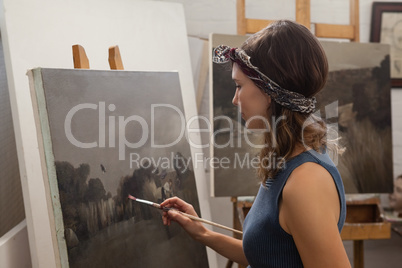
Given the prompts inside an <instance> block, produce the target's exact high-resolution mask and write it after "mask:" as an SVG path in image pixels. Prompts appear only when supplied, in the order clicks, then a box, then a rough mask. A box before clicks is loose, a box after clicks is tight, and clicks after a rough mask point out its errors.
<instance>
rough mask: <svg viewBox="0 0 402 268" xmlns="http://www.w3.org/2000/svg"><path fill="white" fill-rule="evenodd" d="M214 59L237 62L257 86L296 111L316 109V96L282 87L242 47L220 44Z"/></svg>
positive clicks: (306, 111) (281, 103)
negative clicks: (257, 65)
mask: <svg viewBox="0 0 402 268" xmlns="http://www.w3.org/2000/svg"><path fill="white" fill-rule="evenodd" d="M212 61H213V62H214V63H220V64H222V63H227V62H229V61H233V62H235V63H237V64H238V65H239V67H240V68H241V70H242V71H243V73H244V74H245V75H247V77H249V78H250V79H251V80H252V81H253V82H254V84H256V86H258V87H259V88H260V89H261V90H263V91H264V92H265V93H267V94H268V95H269V96H270V97H271V98H272V99H273V100H274V101H275V102H276V103H278V104H280V105H282V106H284V107H286V108H288V109H290V110H292V111H294V112H301V113H311V112H313V111H314V110H315V103H316V99H315V97H313V98H307V97H305V96H303V95H302V94H300V93H297V92H294V91H289V90H287V89H284V88H281V87H280V86H279V85H278V84H277V83H275V82H274V81H272V80H271V79H270V78H269V77H268V76H266V75H265V74H263V73H262V72H261V71H260V70H258V68H257V67H255V66H254V65H253V64H252V63H251V61H250V56H248V55H247V54H246V52H245V51H244V50H242V49H240V48H231V47H229V46H224V45H220V46H218V47H216V48H215V49H214V54H213V57H212Z"/></svg>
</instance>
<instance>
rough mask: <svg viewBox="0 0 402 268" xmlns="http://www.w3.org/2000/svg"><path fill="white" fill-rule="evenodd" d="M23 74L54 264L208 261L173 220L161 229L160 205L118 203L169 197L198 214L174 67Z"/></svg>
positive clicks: (201, 248) (189, 263) (188, 264)
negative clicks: (32, 109) (41, 162)
mask: <svg viewBox="0 0 402 268" xmlns="http://www.w3.org/2000/svg"><path fill="white" fill-rule="evenodd" d="M30 75H31V77H32V78H31V85H32V88H33V89H32V94H35V97H34V98H35V100H36V101H37V110H38V114H39V117H38V121H40V123H38V124H39V126H38V127H40V128H41V130H42V133H43V136H42V137H43V143H44V151H45V157H46V161H47V168H48V177H49V185H50V193H49V194H51V196H52V197H53V202H54V203H53V206H54V208H55V209H54V213H55V222H56V226H57V222H58V221H62V223H63V226H64V230H63V232H61V233H60V234H59V236H60V237H58V241H59V249H60V255H61V263H62V266H66V267H68V266H69V267H148V268H154V267H172V268H173V267H202V268H203V267H208V259H207V254H206V249H205V247H204V246H202V245H201V244H199V243H198V242H195V241H194V240H193V239H191V238H190V237H189V236H188V235H187V234H186V232H185V231H183V229H182V228H181V227H180V226H179V225H177V224H176V223H172V225H171V226H169V227H167V226H164V225H163V223H162V218H161V211H160V210H158V209H155V208H153V207H150V206H146V205H144V204H140V203H137V202H134V201H132V200H129V199H128V195H129V194H131V195H133V196H135V197H137V198H141V199H146V200H149V201H152V202H156V203H160V202H162V201H163V200H164V199H166V198H169V197H172V196H178V197H180V198H182V199H184V200H185V201H187V202H189V203H191V204H193V206H194V207H195V209H196V211H197V213H200V208H199V201H198V196H197V189H196V183H195V176H194V172H193V167H192V163H191V152H190V146H189V144H188V142H187V140H186V138H185V135H183V131H182V130H183V127H185V126H183V120H184V119H183V116H184V109H183V100H182V97H181V89H180V83H179V77H178V73H177V72H128V71H92V70H63V69H34V70H32V71H31V74H30ZM52 186H54V187H52ZM58 204H60V209H57V208H58ZM60 212H61V213H60ZM56 228H57V227H56ZM63 250H64V251H66V253H65V252H63ZM64 257H66V258H67V259H68V260H64V259H63V258H64Z"/></svg>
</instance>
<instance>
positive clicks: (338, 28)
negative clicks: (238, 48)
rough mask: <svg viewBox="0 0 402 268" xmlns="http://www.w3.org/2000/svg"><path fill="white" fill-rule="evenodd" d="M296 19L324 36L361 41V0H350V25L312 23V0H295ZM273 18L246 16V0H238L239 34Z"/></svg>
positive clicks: (317, 34)
mask: <svg viewBox="0 0 402 268" xmlns="http://www.w3.org/2000/svg"><path fill="white" fill-rule="evenodd" d="M295 2H296V3H295V4H296V21H297V22H298V23H300V24H303V25H304V26H306V27H307V28H309V29H311V28H312V27H311V26H312V24H313V25H314V28H315V29H314V31H313V32H314V34H315V35H316V36H317V37H322V38H341V39H349V40H351V41H355V42H359V27H360V25H359V0H350V4H349V6H350V22H349V24H348V25H339V24H325V23H314V22H313V23H312V22H311V16H310V0H295ZM271 22H272V20H261V19H249V18H246V0H237V34H240V35H245V34H253V33H256V32H258V31H259V30H261V29H263V28H265V27H266V26H267V25H268V24H269V23H271Z"/></svg>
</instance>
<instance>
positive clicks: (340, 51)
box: [210, 34, 393, 196]
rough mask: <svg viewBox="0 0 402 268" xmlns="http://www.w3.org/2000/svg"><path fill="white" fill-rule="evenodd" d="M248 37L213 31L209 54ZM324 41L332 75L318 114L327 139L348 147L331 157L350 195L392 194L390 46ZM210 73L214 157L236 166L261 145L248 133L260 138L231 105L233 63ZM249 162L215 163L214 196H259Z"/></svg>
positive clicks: (321, 96) (217, 67)
mask: <svg viewBox="0 0 402 268" xmlns="http://www.w3.org/2000/svg"><path fill="white" fill-rule="evenodd" d="M246 38H247V37H245V36H235V35H222V34H212V35H211V38H210V45H211V53H212V49H213V48H214V47H216V46H218V45H220V44H225V45H229V46H231V47H238V46H240V45H241V44H242V42H244V41H245V40H246ZM322 45H323V47H324V50H325V52H326V54H327V57H328V62H329V75H328V81H327V83H326V85H325V87H324V89H323V90H322V91H321V92H320V93H319V94H318V95H317V101H318V105H317V110H316V112H315V114H316V115H318V116H321V117H322V118H325V120H326V121H327V122H328V124H329V126H330V128H329V131H328V137H329V138H331V139H338V138H340V139H339V144H340V145H341V146H343V147H344V148H346V150H345V152H344V153H343V154H342V155H341V156H338V157H335V156H334V155H332V157H333V161H334V162H335V164H336V165H337V167H338V169H339V171H340V173H341V175H342V179H343V182H344V185H345V190H346V192H347V193H381V192H390V191H392V181H393V162H392V137H391V102H390V69H389V47H388V46H386V45H382V44H360V43H345V42H343V43H340V42H328V41H323V42H322ZM365 55H371V56H370V57H366V56H365ZM211 75H212V79H211V80H212V85H211V94H212V96H213V99H212V102H211V105H212V111H213V112H212V115H213V117H212V118H211V120H214V121H213V122H214V125H213V126H214V129H213V133H214V137H215V144H214V148H213V153H212V156H213V157H217V158H218V159H221V158H224V157H227V158H229V159H231V161H232V162H233V163H234V164H233V166H234V165H235V164H237V167H238V166H239V163H240V164H243V165H244V163H247V162H246V161H244V159H246V157H244V156H247V155H250V156H251V155H254V156H255V155H257V153H258V148H256V147H257V146H250V145H249V144H248V143H247V142H244V140H245V139H247V138H246V137H250V135H251V136H254V138H255V139H256V140H257V141H256V142H252V143H251V145H254V144H255V145H258V144H259V143H258V139H259V138H258V137H256V136H257V135H256V134H255V133H251V134H250V132H248V131H247V130H246V129H245V128H244V122H242V121H241V119H239V112H238V111H237V108H236V107H235V106H233V104H232V103H231V100H232V98H233V96H234V92H235V84H234V82H233V81H232V80H231V67H230V65H229V66H222V65H220V64H215V63H214V64H212V70H211ZM222 117H223V118H224V120H223V119H221V118H222ZM217 118H218V119H217ZM227 118H230V120H228V119H227ZM231 122H233V123H232V125H235V127H233V132H230V131H228V130H229V129H230V126H231ZM225 129H226V130H227V131H225ZM333 129H335V130H337V134H336V136H334V135H333V134H334V133H335V132H334V131H332V130H333ZM238 137H241V138H240V139H239V138H238ZM230 140H234V141H235V142H236V143H234V145H235V146H230V144H229V141H230ZM239 140H240V141H242V143H241V146H238V144H239V143H237V142H238V141H239ZM222 145H226V146H222ZM256 151H257V153H256ZM249 159H252V158H251V157H250V158H249ZM240 160H242V161H240ZM246 166H247V169H236V168H228V169H225V168H222V167H220V166H218V165H217V166H216V168H215V169H214V170H213V176H212V177H213V184H214V194H215V195H216V196H239V195H255V191H256V189H257V183H258V180H257V178H256V175H255V174H256V173H255V169H254V167H255V166H256V165H254V166H253V162H249V164H248V165H246ZM257 166H258V165H257Z"/></svg>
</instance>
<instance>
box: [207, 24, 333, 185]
mask: <svg viewBox="0 0 402 268" xmlns="http://www.w3.org/2000/svg"><path fill="white" fill-rule="evenodd" d="M228 49H230V48H226V50H222V51H223V52H221V53H218V54H217V52H215V54H216V55H215V57H216V58H217V60H216V59H215V61H222V62H225V61H227V60H229V59H230V60H231V61H232V62H233V63H234V64H233V70H232V77H233V78H235V77H237V76H244V77H246V80H247V79H248V80H249V81H248V82H250V81H252V82H253V83H254V88H252V87H251V86H249V87H248V88H252V90H253V92H254V94H253V96H254V97H256V96H258V94H257V92H255V90H256V88H259V89H260V93H261V94H262V95H260V97H261V98H260V100H259V101H254V100H253V99H251V98H249V97H248V94H246V93H245V92H239V90H238V89H237V90H236V94H235V97H234V99H233V103H234V104H235V105H239V106H240V108H241V110H243V109H247V111H258V113H255V114H254V115H255V116H260V115H261V107H260V106H261V105H265V106H264V107H265V112H264V113H263V114H262V115H263V116H265V118H266V120H267V121H268V122H269V124H270V125H271V126H270V128H269V130H270V131H269V132H266V134H265V144H266V147H265V148H264V149H262V151H261V154H260V160H261V164H260V170H259V173H260V175H261V176H262V177H263V178H264V179H266V178H267V177H273V176H274V175H275V174H276V173H277V172H278V171H279V167H272V166H269V165H268V163H267V162H269V161H270V159H272V157H277V158H281V159H284V160H285V161H286V159H288V158H289V157H290V156H291V155H292V153H293V152H294V150H295V148H296V147H297V146H299V145H304V147H305V148H313V149H315V150H319V149H320V148H322V147H323V146H325V145H327V144H326V139H325V138H326V125H325V123H324V122H323V121H322V120H321V119H319V118H314V120H313V121H312V123H311V122H310V123H306V120H307V118H309V117H310V118H312V117H313V116H312V112H314V110H315V98H314V97H313V96H314V95H316V94H317V93H318V92H319V91H320V90H321V89H322V88H323V87H324V85H325V83H326V79H327V75H328V62H327V58H326V56H325V52H324V50H323V48H322V46H321V44H320V43H319V41H318V40H317V38H316V37H314V35H313V34H312V33H311V32H310V31H309V30H308V29H307V28H306V27H304V26H303V25H300V24H298V23H295V22H291V21H287V20H280V21H276V22H274V23H272V24H270V25H269V26H268V27H267V28H265V29H263V30H261V31H260V32H258V33H256V34H254V35H252V36H251V37H249V38H248V39H247V40H246V42H244V44H243V45H242V46H241V48H240V49H230V50H228ZM239 70H240V72H241V74H240V75H236V72H238V71H239ZM235 82H236V81H235ZM247 84H249V83H247ZM236 85H237V82H236ZM241 94H243V100H242V101H241V96H240V95H241ZM254 99H258V98H254ZM241 102H242V103H241ZM246 104H247V105H246ZM254 106H255V107H254ZM250 107H254V109H250ZM256 108H258V109H256ZM242 112H243V111H242ZM250 114H251V115H253V113H251V112H250V113H249V115H247V114H246V116H245V118H244V119H246V120H247V119H249V118H250ZM273 124H275V125H273ZM250 125H252V126H253V127H254V126H257V128H264V125H263V124H261V123H259V124H250ZM272 130H275V133H273V131H272ZM280 164H281V163H280ZM267 167H268V168H267Z"/></svg>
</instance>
